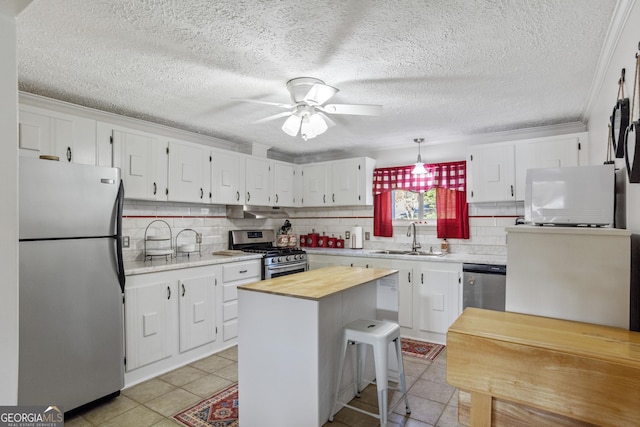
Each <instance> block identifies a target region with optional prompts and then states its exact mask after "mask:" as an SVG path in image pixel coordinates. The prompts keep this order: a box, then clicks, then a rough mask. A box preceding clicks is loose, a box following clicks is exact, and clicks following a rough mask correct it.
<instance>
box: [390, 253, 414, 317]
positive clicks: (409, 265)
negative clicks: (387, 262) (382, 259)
mask: <svg viewBox="0 0 640 427" xmlns="http://www.w3.org/2000/svg"><path fill="white" fill-rule="evenodd" d="M413 267H414V263H413V262H411V261H400V260H393V261H392V262H391V268H394V269H396V270H398V273H399V276H398V324H399V325H400V327H401V328H408V329H413V283H414V274H413Z"/></svg>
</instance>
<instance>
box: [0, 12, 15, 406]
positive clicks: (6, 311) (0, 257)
mask: <svg viewBox="0 0 640 427" xmlns="http://www.w3.org/2000/svg"><path fill="white" fill-rule="evenodd" d="M0 58H2V60H1V61H0V135H2V139H1V140H0V170H1V171H2V179H0V199H2V203H0V242H2V244H1V245H0V272H1V273H0V378H2V380H0V405H16V404H17V401H18V196H17V194H18V128H17V123H18V78H17V71H16V23H15V18H14V17H13V15H10V14H9V13H6V12H4V11H2V10H0Z"/></svg>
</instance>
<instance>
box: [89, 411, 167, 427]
mask: <svg viewBox="0 0 640 427" xmlns="http://www.w3.org/2000/svg"><path fill="white" fill-rule="evenodd" d="M163 419H164V417H163V416H162V415H160V414H158V413H157V412H154V411H152V410H151V409H149V408H145V407H144V406H138V407H135V408H133V409H131V410H130V411H127V412H125V413H124V414H120V415H118V416H117V417H114V418H111V419H110V420H109V421H107V422H105V423H102V424H100V427H149V426H151V425H153V424H155V423H157V422H159V421H161V420H163Z"/></svg>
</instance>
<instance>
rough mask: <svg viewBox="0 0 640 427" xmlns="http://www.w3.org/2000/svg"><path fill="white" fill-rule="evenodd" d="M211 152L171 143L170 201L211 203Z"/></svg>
mask: <svg viewBox="0 0 640 427" xmlns="http://www.w3.org/2000/svg"><path fill="white" fill-rule="evenodd" d="M208 171H209V150H207V149H205V147H204V146H201V145H196V144H188V143H186V142H185V143H183V142H177V141H169V195H168V200H169V201H175V202H196V203H205V202H207V203H208V202H209V182H210V176H209V174H208Z"/></svg>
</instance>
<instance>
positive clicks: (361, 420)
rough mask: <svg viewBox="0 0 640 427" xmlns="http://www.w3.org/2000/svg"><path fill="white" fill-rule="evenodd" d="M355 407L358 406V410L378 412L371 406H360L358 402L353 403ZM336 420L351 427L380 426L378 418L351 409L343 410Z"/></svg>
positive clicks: (339, 412)
mask: <svg viewBox="0 0 640 427" xmlns="http://www.w3.org/2000/svg"><path fill="white" fill-rule="evenodd" d="M353 406H357V407H358V408H361V409H366V410H368V411H375V410H376V409H375V408H373V407H371V406H369V405H366V404H362V403H360V404H358V403H357V402H353ZM334 420H335V421H338V422H340V423H342V424H345V425H348V426H349V427H376V426H379V425H380V423H379V422H378V419H377V418H374V417H372V416H370V415H366V414H362V413H360V412H358V411H354V410H353V409H351V408H342V409H341V410H340V411H338V413H337V414H336V415H335V417H334Z"/></svg>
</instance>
